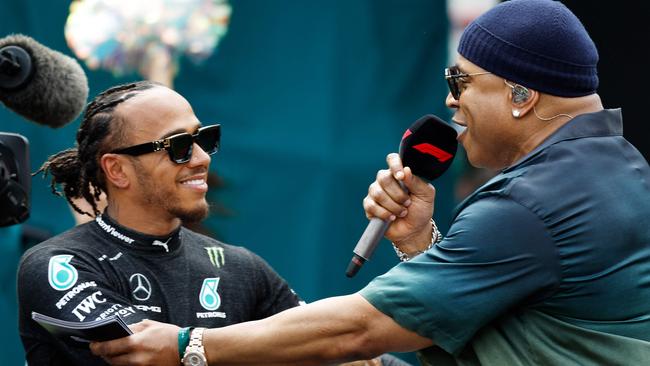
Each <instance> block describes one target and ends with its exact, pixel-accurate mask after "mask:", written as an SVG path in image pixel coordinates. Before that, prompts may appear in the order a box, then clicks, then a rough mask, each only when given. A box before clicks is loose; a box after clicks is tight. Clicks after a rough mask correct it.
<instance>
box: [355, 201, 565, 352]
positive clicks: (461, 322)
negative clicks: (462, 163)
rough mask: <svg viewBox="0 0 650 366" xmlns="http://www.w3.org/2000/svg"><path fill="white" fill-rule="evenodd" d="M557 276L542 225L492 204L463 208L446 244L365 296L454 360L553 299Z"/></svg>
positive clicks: (524, 212) (507, 205)
mask: <svg viewBox="0 0 650 366" xmlns="http://www.w3.org/2000/svg"><path fill="white" fill-rule="evenodd" d="M560 276H561V271H560V265H559V259H558V255H557V251H556V248H555V246H554V243H553V241H552V240H551V237H550V234H549V233H548V232H547V230H546V228H545V226H544V225H543V222H542V220H541V219H540V218H539V217H538V216H537V215H535V214H534V213H532V212H531V211H530V210H528V209H527V208H526V207H523V206H521V205H520V204H518V203H517V202H514V201H512V200H510V199H508V198H504V197H489V198H484V199H481V200H479V201H477V202H475V203H473V204H472V205H470V206H468V207H467V208H465V210H463V212H461V213H460V214H459V215H458V217H457V218H456V220H455V221H454V223H453V224H452V226H451V228H450V229H449V232H448V234H447V236H446V237H445V238H444V240H443V241H442V242H440V243H438V244H437V245H435V246H434V247H433V248H431V249H430V250H429V251H427V252H426V253H424V254H422V255H419V256H417V257H415V258H413V259H412V260H410V261H408V262H404V263H400V264H399V265H397V266H395V267H394V268H393V269H391V270H390V271H389V272H387V273H386V274H384V275H382V276H380V277H377V278H375V279H374V280H373V281H372V282H371V283H370V284H368V286H366V287H365V288H364V289H362V290H361V291H360V294H361V295H362V296H363V297H364V298H365V299H366V300H368V301H369V302H370V303H371V304H372V305H373V306H375V307H376V308H377V309H378V310H380V311H381V312H383V313H385V314H387V315H388V316H390V317H391V318H393V319H394V320H395V321H396V322H397V323H398V324H400V325H401V326H403V327H404V328H407V329H410V330H412V331H415V332H417V333H418V334H420V335H422V336H424V337H427V338H430V339H432V340H433V341H434V343H436V344H437V345H438V346H440V347H441V348H443V349H444V350H445V351H447V352H449V353H451V354H457V353H458V352H460V351H461V350H462V348H463V347H464V346H465V345H466V344H467V343H468V342H469V340H470V339H471V338H472V336H473V335H474V334H475V333H476V331H477V330H478V329H480V328H481V327H483V326H484V325H486V324H488V323H489V322H491V321H493V320H495V319H497V318H498V317H499V316H500V315H502V314H504V313H506V312H507V311H508V310H509V309H510V308H512V307H513V306H514V305H516V304H521V303H535V302H537V301H540V300H541V299H542V298H544V297H546V296H548V295H550V294H551V292H552V291H553V290H554V289H555V287H556V286H557V284H558V283H559V280H560Z"/></svg>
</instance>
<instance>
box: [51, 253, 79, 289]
mask: <svg viewBox="0 0 650 366" xmlns="http://www.w3.org/2000/svg"><path fill="white" fill-rule="evenodd" d="M72 257H73V256H72V255H70V254H61V255H55V256H54V257H52V258H50V263H49V265H48V269H47V272H48V276H47V279H48V281H49V282H50V286H52V288H53V289H55V290H58V291H65V290H67V289H69V288H70V287H72V286H74V284H75V283H77V278H78V277H79V274H78V273H77V269H76V268H74V267H73V266H72V265H71V264H70V260H72Z"/></svg>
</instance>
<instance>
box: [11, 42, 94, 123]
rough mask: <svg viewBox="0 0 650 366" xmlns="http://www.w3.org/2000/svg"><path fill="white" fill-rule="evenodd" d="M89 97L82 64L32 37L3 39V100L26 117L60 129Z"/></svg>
mask: <svg viewBox="0 0 650 366" xmlns="http://www.w3.org/2000/svg"><path fill="white" fill-rule="evenodd" d="M87 98H88V80H87V78H86V74H85V73H84V71H83V69H82V68H81V66H80V65H79V63H78V62H77V61H76V60H75V59H73V58H71V57H69V56H66V55H64V54H62V53H60V52H57V51H53V50H51V49H49V48H47V47H45V46H43V45H41V44H40V43H38V42H36V41H34V40H33V39H32V38H30V37H27V36H24V35H20V34H14V35H10V36H7V37H4V38H1V39H0V101H2V103H3V104H4V105H6V106H7V107H8V108H10V109H12V110H13V111H14V112H16V113H18V114H20V115H21V116H23V117H25V118H26V119H28V120H30V121H33V122H36V123H38V124H43V125H46V126H49V127H53V128H58V127H61V126H63V125H64V124H66V123H68V122H71V121H73V120H74V119H75V118H77V116H78V115H79V114H80V113H81V111H82V110H83V108H84V106H85V104H86V99H87Z"/></svg>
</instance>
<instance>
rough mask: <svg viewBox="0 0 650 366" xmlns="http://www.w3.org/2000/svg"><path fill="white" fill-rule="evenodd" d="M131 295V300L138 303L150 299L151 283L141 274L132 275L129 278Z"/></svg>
mask: <svg viewBox="0 0 650 366" xmlns="http://www.w3.org/2000/svg"><path fill="white" fill-rule="evenodd" d="M129 283H130V284H131V289H132V291H131V294H132V295H133V298H135V299H136V300H140V301H145V300H149V298H150V297H151V283H149V280H148V279H147V277H145V276H144V275H143V274H142V273H134V274H133V275H131V277H130V278H129Z"/></svg>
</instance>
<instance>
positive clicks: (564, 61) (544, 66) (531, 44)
mask: <svg viewBox="0 0 650 366" xmlns="http://www.w3.org/2000/svg"><path fill="white" fill-rule="evenodd" d="M458 53H459V54H460V55H462V56H463V57H464V58H466V59H467V60H469V61H470V62H472V63H474V64H476V65H478V66H480V67H481V68H483V69H485V70H487V71H490V72H492V73H493V74H496V75H498V76H501V77H502V78H505V79H507V80H510V81H513V82H515V83H517V84H521V85H523V86H526V87H528V88H531V89H535V90H538V91H540V92H543V93H547V94H551V95H557V96H562V97H579V96H583V95H589V94H593V93H595V92H596V89H597V88H598V74H597V70H596V64H597V63H598V50H596V45H594V42H593V41H592V40H591V38H590V37H589V34H588V33H587V30H586V29H585V27H584V26H583V25H582V23H581V22H580V20H578V18H577V17H576V16H575V15H574V14H573V13H572V12H571V11H570V10H569V9H567V7H566V6H564V5H563V4H562V3H560V2H559V1H552V0H510V1H506V2H503V3H500V4H498V5H496V6H495V7H493V8H492V9H490V10H488V11H487V12H486V13H484V14H483V15H481V16H480V17H478V18H476V19H475V20H474V21H473V22H471V23H470V24H469V25H468V26H467V28H465V31H464V32H463V35H462V36H461V38H460V43H459V45H458Z"/></svg>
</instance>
